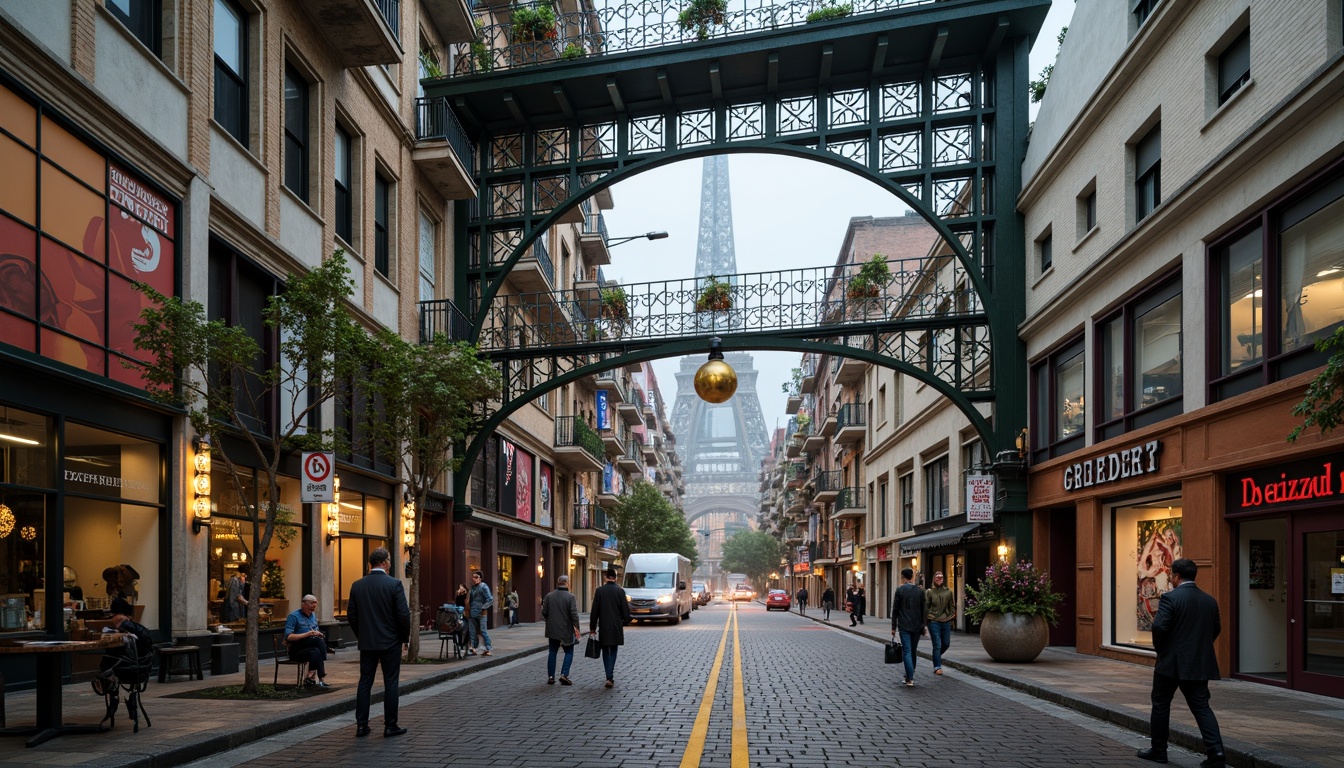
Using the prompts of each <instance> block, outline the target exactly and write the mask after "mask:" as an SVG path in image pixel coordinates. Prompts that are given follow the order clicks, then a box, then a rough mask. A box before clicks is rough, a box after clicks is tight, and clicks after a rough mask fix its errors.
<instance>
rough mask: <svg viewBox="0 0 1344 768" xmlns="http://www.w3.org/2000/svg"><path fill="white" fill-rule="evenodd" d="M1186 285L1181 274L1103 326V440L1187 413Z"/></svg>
mask: <svg viewBox="0 0 1344 768" xmlns="http://www.w3.org/2000/svg"><path fill="white" fill-rule="evenodd" d="M1181 307H1182V303H1181V283H1180V278H1179V277H1175V278H1173V279H1171V280H1169V281H1168V282H1167V283H1166V284H1165V285H1163V286H1161V287H1160V288H1158V289H1157V290H1156V291H1154V292H1152V293H1149V294H1147V295H1145V296H1143V297H1141V298H1139V299H1137V300H1135V301H1132V302H1130V303H1128V304H1126V305H1125V306H1124V307H1122V308H1121V309H1120V310H1119V311H1118V312H1116V313H1114V314H1113V315H1111V316H1110V317H1108V318H1106V319H1104V320H1103V321H1101V322H1100V323H1099V324H1098V325H1097V332H1096V339H1097V345H1098V350H1097V354H1098V355H1099V359H1098V360H1097V370H1098V371H1100V375H1099V376H1098V377H1097V378H1098V379H1099V381H1098V382H1097V385H1098V386H1099V387H1100V390H1101V391H1100V393H1099V394H1100V397H1099V398H1098V401H1099V402H1100V403H1101V407H1100V408H1099V409H1098V411H1097V413H1096V414H1095V416H1096V420H1097V422H1098V424H1097V440H1098V441H1100V440H1105V439H1107V438H1110V437H1115V436H1117V435H1121V434H1124V433H1125V432H1128V431H1130V430H1132V429H1136V428H1138V427H1143V426H1146V425H1148V424H1153V423H1156V422H1158V421H1161V420H1163V419H1167V418H1170V417H1172V416H1175V415H1177V414H1179V413H1181V409H1182V392H1183V389H1182V381H1183V379H1182V375H1183V373H1184V365H1183V362H1182V349H1181V345H1182V333H1181Z"/></svg>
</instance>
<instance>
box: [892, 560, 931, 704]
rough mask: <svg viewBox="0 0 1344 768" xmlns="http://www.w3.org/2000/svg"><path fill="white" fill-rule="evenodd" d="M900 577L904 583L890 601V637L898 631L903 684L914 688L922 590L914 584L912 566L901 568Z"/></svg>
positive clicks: (922, 602)
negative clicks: (903, 666) (903, 675)
mask: <svg viewBox="0 0 1344 768" xmlns="http://www.w3.org/2000/svg"><path fill="white" fill-rule="evenodd" d="M901 579H903V580H904V581H905V583H904V584H902V585H901V586H900V589H897V590H896V597H895V598H894V599H893V600H892V601H891V639H892V640H895V639H896V635H897V633H900V636H901V646H902V651H901V653H902V657H903V658H902V660H903V661H904V662H905V685H906V687H907V688H914V687H915V661H916V660H917V659H918V658H919V657H917V656H916V655H915V649H916V648H917V647H918V645H919V636H920V635H922V634H923V633H924V616H925V615H926V609H925V607H924V590H922V589H920V588H919V587H917V586H915V571H914V569H913V568H902V569H901Z"/></svg>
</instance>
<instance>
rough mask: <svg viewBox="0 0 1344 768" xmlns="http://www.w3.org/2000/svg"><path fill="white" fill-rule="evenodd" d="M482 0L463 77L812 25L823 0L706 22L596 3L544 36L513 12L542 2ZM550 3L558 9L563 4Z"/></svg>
mask: <svg viewBox="0 0 1344 768" xmlns="http://www.w3.org/2000/svg"><path fill="white" fill-rule="evenodd" d="M934 1H935V0H853V2H851V3H847V5H849V6H850V7H851V8H852V12H853V14H854V15H859V14H865V13H877V12H881V11H888V10H893V9H900V8H909V7H912V6H917V5H925V4H929V3H932V2H934ZM479 5H480V6H481V7H479V8H478V9H477V14H476V19H477V23H478V26H479V28H480V29H479V34H478V37H477V40H478V41H479V42H478V43H476V44H475V45H471V44H465V43H464V44H459V45H458V51H457V55H456V56H455V57H454V58H455V59H457V61H458V62H459V63H458V70H457V74H460V75H466V74H476V73H481V72H491V71H495V70H498V69H508V68H515V67H525V66H531V65H536V64H544V63H552V62H556V61H560V60H566V59H571V58H586V57H590V56H596V55H603V54H613V53H624V52H626V51H638V50H647V49H652V48H661V47H664V46H672V45H682V44H686V43H694V42H698V41H702V40H710V39H720V38H725V37H736V36H739V35H743V34H749V33H752V32H769V31H774V30H778V29H782V28H785V27H794V26H799V25H801V24H806V23H807V16H808V14H809V13H811V12H813V11H815V10H817V3H816V2H815V0H785V1H784V2H779V1H778V0H728V2H727V9H726V11H725V12H724V13H723V14H722V16H720V17H718V18H714V19H711V20H708V21H707V23H705V24H703V25H701V24H696V23H687V24H682V23H680V22H679V21H678V16H679V14H680V13H681V11H682V9H683V8H684V7H685V2H684V0H639V1H638V2H622V1H621V0H593V2H592V3H591V4H589V3H582V4H580V5H579V9H578V10H575V11H568V10H566V9H562V10H558V11H555V12H554V16H555V23H554V26H553V27H551V28H550V29H546V30H540V32H541V34H540V35H538V34H536V32H535V31H533V30H530V29H527V30H525V29H524V28H522V27H521V26H520V25H515V24H514V22H513V10H515V9H518V8H526V9H528V10H534V9H536V8H537V7H538V6H539V5H541V4H540V3H536V2H530V3H520V4H517V5H513V6H511V8H510V13H508V14H507V15H505V14H504V13H502V12H501V11H502V10H504V9H503V8H502V7H501V6H502V5H503V4H502V3H496V2H493V0H483V1H482V2H481V3H480V4H479ZM545 5H546V6H547V7H549V8H551V9H552V10H553V11H554V9H555V5H553V4H552V3H549V2H547V3H545ZM538 37H540V39H537V38H538Z"/></svg>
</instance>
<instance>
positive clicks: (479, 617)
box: [467, 571, 495, 656]
mask: <svg viewBox="0 0 1344 768" xmlns="http://www.w3.org/2000/svg"><path fill="white" fill-rule="evenodd" d="M494 606H495V596H494V594H493V593H492V592H491V591H490V585H489V584H486V583H485V574H484V573H481V572H480V571H474V572H472V574H471V589H470V590H469V591H468V592H467V635H468V636H469V638H470V640H471V647H470V648H468V649H467V655H468V656H475V655H476V649H477V648H478V647H479V646H480V645H481V643H484V644H485V651H484V652H483V653H481V655H482V656H489V655H490V647H491V646H490V633H489V632H487V631H486V625H487V624H488V623H489V621H490V609H491V608H493V607H494Z"/></svg>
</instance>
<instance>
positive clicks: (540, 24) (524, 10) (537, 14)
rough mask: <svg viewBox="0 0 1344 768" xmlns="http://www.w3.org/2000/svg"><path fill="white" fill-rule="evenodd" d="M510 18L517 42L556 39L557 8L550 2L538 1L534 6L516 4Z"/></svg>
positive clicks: (514, 38) (514, 39) (514, 40)
mask: <svg viewBox="0 0 1344 768" xmlns="http://www.w3.org/2000/svg"><path fill="white" fill-rule="evenodd" d="M510 18H511V20H512V24H513V42H515V43H536V42H541V41H542V40H554V39H555V9H554V8H552V7H551V5H550V3H538V4H537V5H535V6H532V7H526V6H514V8H513V12H512V14H510Z"/></svg>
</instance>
